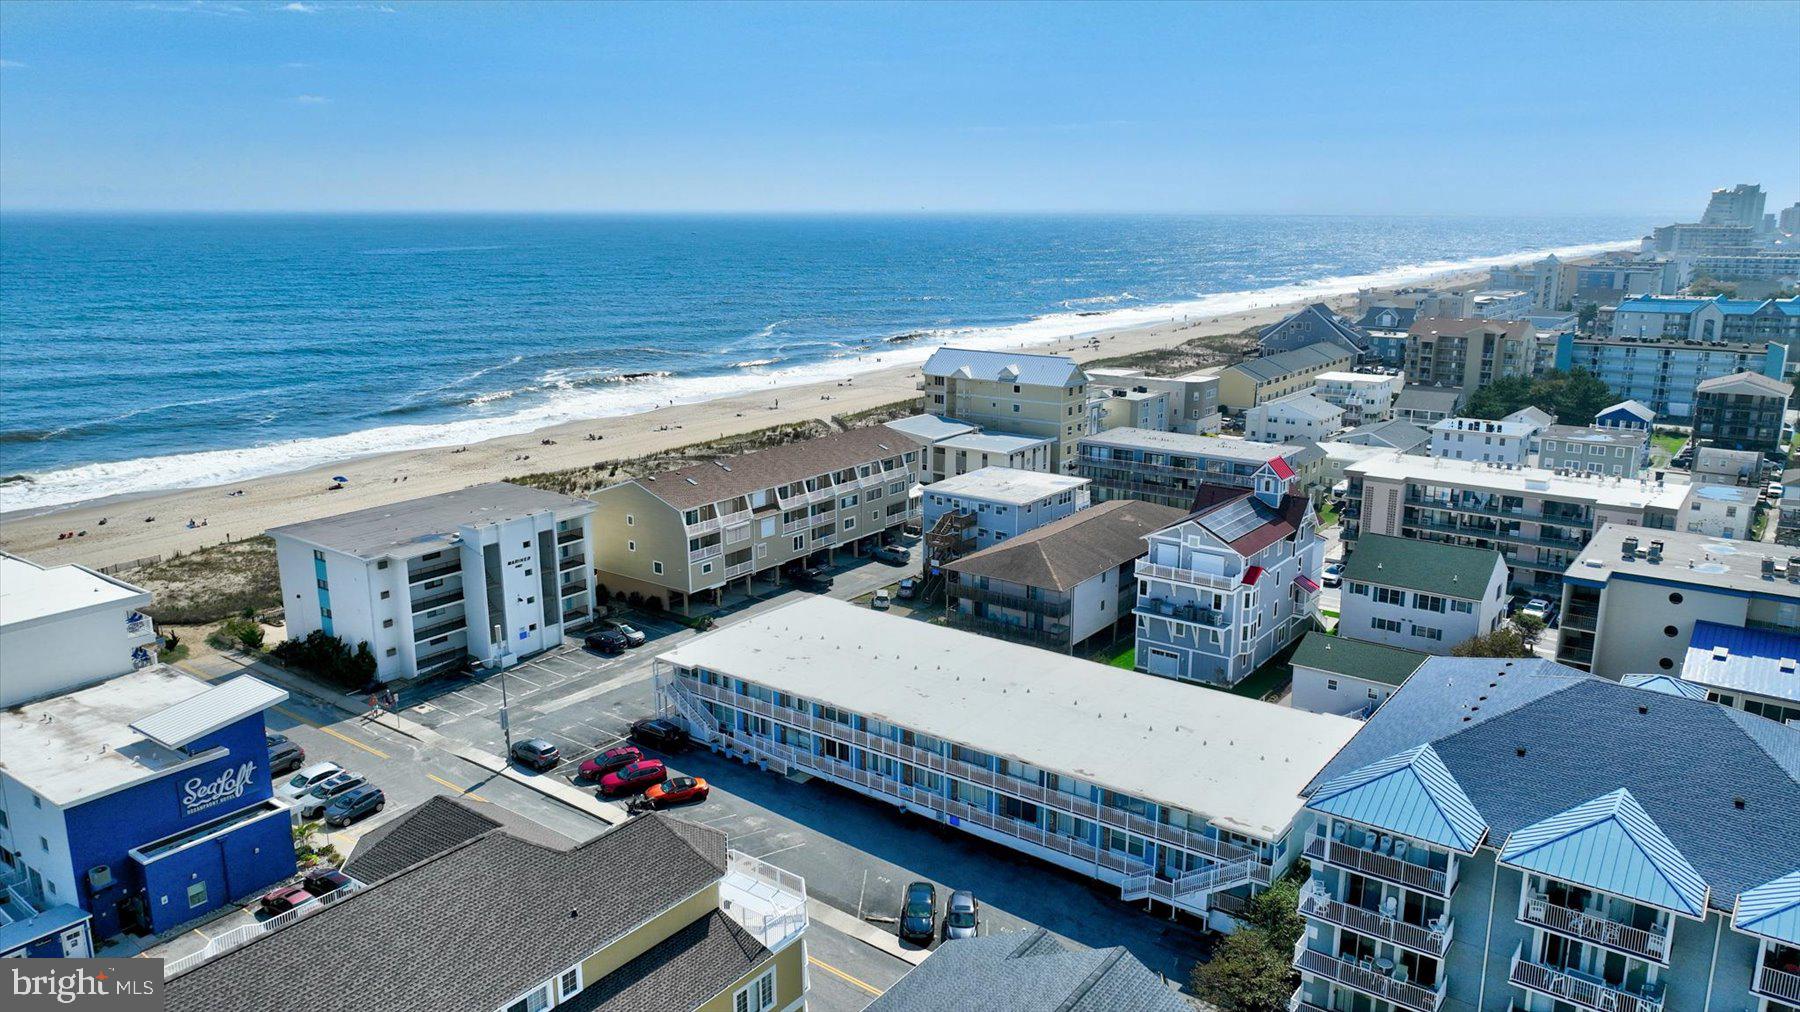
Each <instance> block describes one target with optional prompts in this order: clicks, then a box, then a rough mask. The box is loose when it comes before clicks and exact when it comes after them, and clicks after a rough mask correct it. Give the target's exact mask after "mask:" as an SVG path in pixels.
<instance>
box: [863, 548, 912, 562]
mask: <svg viewBox="0 0 1800 1012" xmlns="http://www.w3.org/2000/svg"><path fill="white" fill-rule="evenodd" d="M869 554H870V555H872V556H874V557H875V558H876V559H879V560H880V561H882V562H885V563H887V564H888V565H890V566H904V565H906V564H907V563H908V562H911V561H912V555H911V553H909V552H907V550H906V549H904V548H901V547H900V546H899V545H882V546H881V547H880V548H877V549H875V550H874V551H873V552H870V553H869Z"/></svg>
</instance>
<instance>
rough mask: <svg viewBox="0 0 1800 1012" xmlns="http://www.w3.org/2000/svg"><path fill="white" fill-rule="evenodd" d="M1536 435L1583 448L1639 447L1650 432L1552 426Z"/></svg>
mask: <svg viewBox="0 0 1800 1012" xmlns="http://www.w3.org/2000/svg"><path fill="white" fill-rule="evenodd" d="M1538 435H1539V437H1541V438H1543V439H1553V440H1556V441H1558V442H1563V443H1581V444H1583V445H1585V446H1630V447H1641V446H1643V445H1644V444H1645V443H1646V442H1648V441H1649V439H1650V430H1648V429H1619V428H1612V427H1610V426H1601V427H1598V428H1596V427H1594V426H1588V425H1552V426H1550V427H1549V428H1547V429H1545V430H1544V431H1542V432H1540V433H1538Z"/></svg>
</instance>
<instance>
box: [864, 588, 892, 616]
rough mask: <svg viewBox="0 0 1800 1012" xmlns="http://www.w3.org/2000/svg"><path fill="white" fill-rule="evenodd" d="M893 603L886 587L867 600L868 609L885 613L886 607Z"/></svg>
mask: <svg viewBox="0 0 1800 1012" xmlns="http://www.w3.org/2000/svg"><path fill="white" fill-rule="evenodd" d="M893 603H894V598H893V595H891V594H889V593H888V592H887V588H886V587H883V588H882V589H880V590H878V591H876V592H875V596H874V597H871V598H869V607H871V608H874V609H875V610H876V611H887V610H888V606H889V605H891V604H893Z"/></svg>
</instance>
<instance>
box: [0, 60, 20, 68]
mask: <svg viewBox="0 0 1800 1012" xmlns="http://www.w3.org/2000/svg"><path fill="white" fill-rule="evenodd" d="M23 66H25V64H23V63H20V62H19V61H18V60H0V67H4V68H6V69H8V70H13V69H17V68H19V67H23Z"/></svg>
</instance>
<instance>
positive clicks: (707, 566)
mask: <svg viewBox="0 0 1800 1012" xmlns="http://www.w3.org/2000/svg"><path fill="white" fill-rule="evenodd" d="M700 571H701V572H702V573H710V572H712V563H710V562H702V563H701V564H700ZM657 572H659V573H660V572H662V570H660V569H659V570H657Z"/></svg>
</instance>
